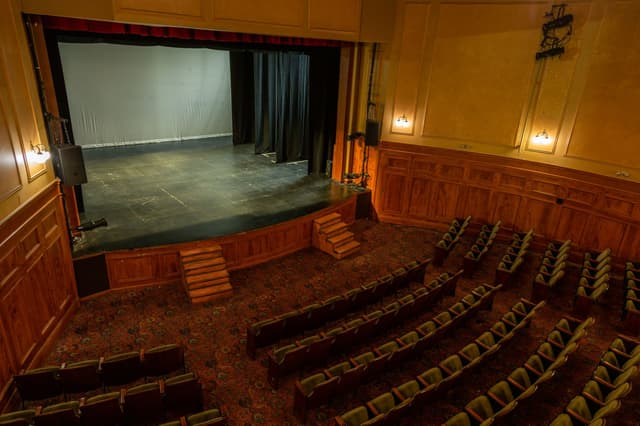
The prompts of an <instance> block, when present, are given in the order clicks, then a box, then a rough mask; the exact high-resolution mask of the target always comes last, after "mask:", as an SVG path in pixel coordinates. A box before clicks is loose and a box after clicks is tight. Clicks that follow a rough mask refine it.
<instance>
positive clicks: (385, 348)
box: [377, 340, 400, 354]
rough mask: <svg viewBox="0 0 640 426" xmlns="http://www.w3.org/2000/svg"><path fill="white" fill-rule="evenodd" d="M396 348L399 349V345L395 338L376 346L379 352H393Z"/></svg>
mask: <svg viewBox="0 0 640 426" xmlns="http://www.w3.org/2000/svg"><path fill="white" fill-rule="evenodd" d="M398 349H400V345H398V342H396V341H395V340H392V341H390V342H387V343H385V344H383V345H380V346H378V347H377V350H378V352H379V353H380V354H389V353H393V352H395V351H397V350H398Z"/></svg>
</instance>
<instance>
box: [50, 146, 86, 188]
mask: <svg viewBox="0 0 640 426" xmlns="http://www.w3.org/2000/svg"><path fill="white" fill-rule="evenodd" d="M51 157H52V160H53V168H54V170H55V172H56V176H58V177H59V178H60V179H61V180H62V183H63V184H65V185H66V186H73V185H80V184H83V183H87V172H86V171H85V170H84V158H83V157H82V147H81V146H79V145H57V144H56V145H52V150H51Z"/></svg>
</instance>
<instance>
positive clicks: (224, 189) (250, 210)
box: [73, 137, 354, 257]
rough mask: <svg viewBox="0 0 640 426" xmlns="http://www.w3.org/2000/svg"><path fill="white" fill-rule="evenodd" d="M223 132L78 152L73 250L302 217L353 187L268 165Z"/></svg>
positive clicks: (144, 243)
mask: <svg viewBox="0 0 640 426" xmlns="http://www.w3.org/2000/svg"><path fill="white" fill-rule="evenodd" d="M253 149H254V148H253V145H236V146H233V145H232V143H231V138H230V137H221V138H211V139H206V140H205V139H201V140H196V141H183V142H175V143H174V142H166V143H159V144H147V145H133V146H122V147H111V148H93V149H86V150H84V151H83V154H84V159H85V167H86V170H87V175H88V180H89V182H88V183H87V184H85V185H83V186H82V189H83V196H84V205H85V212H84V213H82V214H81V221H83V222H84V221H88V220H97V219H99V218H102V217H104V218H105V219H106V220H107V222H108V226H107V227H102V228H96V229H94V230H91V231H86V232H84V233H83V235H82V237H81V238H80V239H78V240H77V241H76V242H75V243H74V250H73V255H74V257H77V256H81V255H86V254H92V253H97V252H101V251H111V250H120V249H131V248H140V247H149V246H157V245H165V244H174V243H180V242H186V241H194V240H202V239H207V238H212V237H219V236H222V235H229V234H234V233H238V232H242V231H248V230H252V229H256V228H262V227H265V226H269V225H273V224H276V223H279V222H283V221H286V220H290V219H293V218H296V217H300V216H304V215H306V214H308V213H311V212H313V211H316V210H319V209H322V208H325V207H327V206H329V205H331V204H333V203H335V202H337V201H341V200H343V199H345V198H348V197H349V196H350V195H352V194H353V193H354V191H353V189H351V188H349V187H347V186H345V185H341V184H337V183H335V182H332V181H331V180H330V179H329V178H327V177H324V176H322V177H320V176H307V162H306V161H301V162H296V163H284V164H275V163H274V162H272V160H271V159H270V158H269V157H266V156H264V155H255V154H254V153H253Z"/></svg>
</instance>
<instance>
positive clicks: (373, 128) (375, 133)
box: [364, 120, 380, 146]
mask: <svg viewBox="0 0 640 426" xmlns="http://www.w3.org/2000/svg"><path fill="white" fill-rule="evenodd" d="M378 142H380V122H379V121H375V120H367V129H366V131H365V134H364V143H365V145H370V146H377V145H378Z"/></svg>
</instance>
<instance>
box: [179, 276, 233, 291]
mask: <svg viewBox="0 0 640 426" xmlns="http://www.w3.org/2000/svg"><path fill="white" fill-rule="evenodd" d="M225 283H229V278H220V279H217V280H211V281H201V282H196V283H187V285H186V287H185V288H186V289H187V291H189V290H197V289H199V288H204V287H212V286H217V285H221V284H225Z"/></svg>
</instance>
